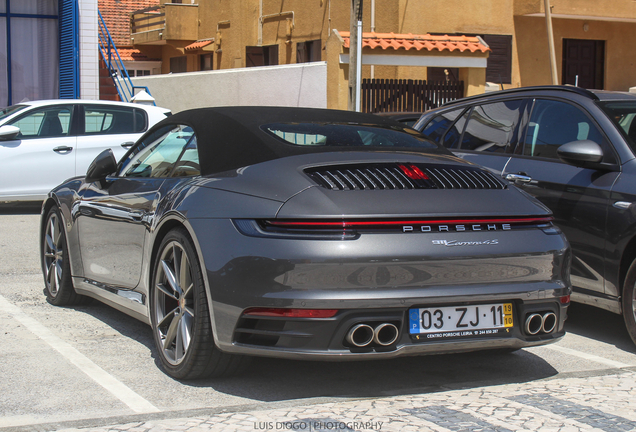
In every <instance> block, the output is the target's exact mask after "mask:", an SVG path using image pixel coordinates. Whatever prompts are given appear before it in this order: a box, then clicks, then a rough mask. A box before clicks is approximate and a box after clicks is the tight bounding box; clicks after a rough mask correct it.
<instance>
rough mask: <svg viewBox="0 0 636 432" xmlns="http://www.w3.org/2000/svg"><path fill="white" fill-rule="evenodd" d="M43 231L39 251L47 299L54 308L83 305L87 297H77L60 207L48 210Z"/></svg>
mask: <svg viewBox="0 0 636 432" xmlns="http://www.w3.org/2000/svg"><path fill="white" fill-rule="evenodd" d="M43 228H44V229H43V231H42V239H41V242H42V246H41V249H40V251H41V261H42V273H43V274H44V285H45V288H44V293H45V294H46V300H47V301H48V302H49V303H51V304H52V305H55V306H69V305H74V304H80V303H84V302H85V301H86V300H88V298H86V297H84V296H81V295H79V294H77V293H76V292H75V289H74V288H73V280H72V278H71V267H70V264H69V257H68V248H67V246H66V232H65V230H64V220H63V219H62V216H61V215H60V210H59V208H58V207H56V206H53V207H52V208H51V209H50V210H49V212H48V213H47V215H46V225H45V226H44V227H43Z"/></svg>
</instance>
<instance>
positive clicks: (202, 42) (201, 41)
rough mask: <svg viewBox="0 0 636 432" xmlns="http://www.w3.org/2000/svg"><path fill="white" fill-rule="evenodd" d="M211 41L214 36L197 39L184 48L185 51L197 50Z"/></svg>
mask: <svg viewBox="0 0 636 432" xmlns="http://www.w3.org/2000/svg"><path fill="white" fill-rule="evenodd" d="M212 42H214V38H208V39H199V40H198V41H196V42H193V43H191V44H190V45H188V46H187V47H185V50H186V51H196V50H199V49H201V48H203V47H204V46H208V45H210V44H211V43H212Z"/></svg>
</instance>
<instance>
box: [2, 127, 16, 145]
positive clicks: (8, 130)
mask: <svg viewBox="0 0 636 432" xmlns="http://www.w3.org/2000/svg"><path fill="white" fill-rule="evenodd" d="M19 134H20V128H19V127H17V126H11V125H4V126H0V140H3V141H8V140H12V139H15V138H16V137H17V136H18V135H19Z"/></svg>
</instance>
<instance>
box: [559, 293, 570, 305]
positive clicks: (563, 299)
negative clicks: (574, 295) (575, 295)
mask: <svg viewBox="0 0 636 432" xmlns="http://www.w3.org/2000/svg"><path fill="white" fill-rule="evenodd" d="M560 300H561V304H568V303H570V296H569V295H566V296H563V297H561V299H560Z"/></svg>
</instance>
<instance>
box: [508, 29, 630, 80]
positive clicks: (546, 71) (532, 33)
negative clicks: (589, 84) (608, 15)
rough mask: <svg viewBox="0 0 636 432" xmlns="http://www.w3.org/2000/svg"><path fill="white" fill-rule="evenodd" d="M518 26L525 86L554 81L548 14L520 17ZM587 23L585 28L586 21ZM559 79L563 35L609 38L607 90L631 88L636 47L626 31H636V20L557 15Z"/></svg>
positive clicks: (518, 40)
mask: <svg viewBox="0 0 636 432" xmlns="http://www.w3.org/2000/svg"><path fill="white" fill-rule="evenodd" d="M514 22H515V29H516V32H517V44H518V52H519V53H520V55H519V66H520V70H521V74H520V78H521V83H522V85H524V86H531V85H544V84H550V83H551V76H550V63H549V57H548V37H547V32H546V24H545V18H543V17H516V18H515V20H514ZM585 24H587V26H586V27H585V28H587V31H585V29H584V25H585ZM553 28H554V40H555V50H556V59H557V71H558V79H559V83H561V74H562V58H563V39H564V38H566V39H590V40H604V41H605V73H604V75H605V90H616V91H628V90H629V88H630V87H633V86H636V68H634V65H636V50H634V46H633V42H632V41H631V40H630V38H628V37H625V35H630V34H632V35H633V34H636V23H621V22H610V21H593V20H576V19H553Z"/></svg>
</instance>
